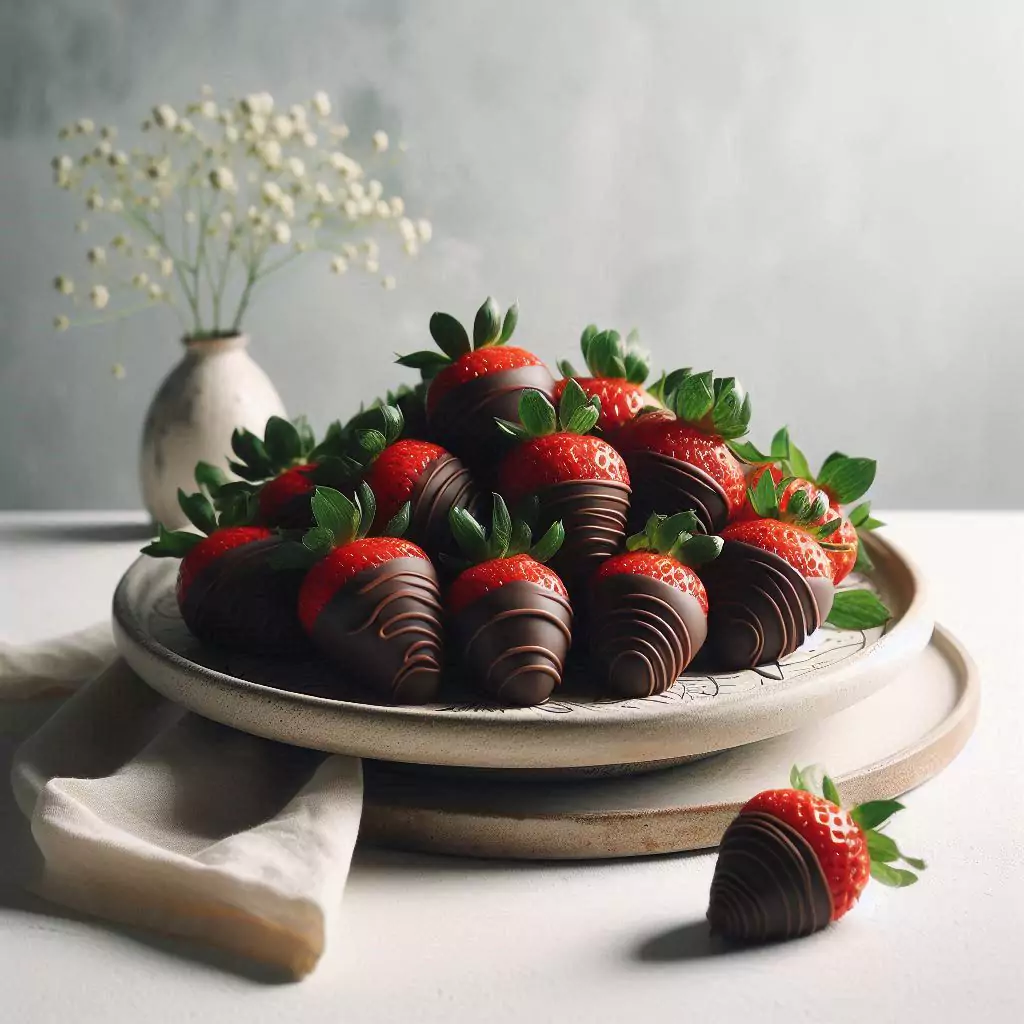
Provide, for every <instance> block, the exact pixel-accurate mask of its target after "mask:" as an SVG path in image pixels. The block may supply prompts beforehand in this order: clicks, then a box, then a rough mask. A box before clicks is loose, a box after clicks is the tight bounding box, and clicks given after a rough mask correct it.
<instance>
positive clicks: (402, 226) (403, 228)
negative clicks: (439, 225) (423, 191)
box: [398, 217, 416, 242]
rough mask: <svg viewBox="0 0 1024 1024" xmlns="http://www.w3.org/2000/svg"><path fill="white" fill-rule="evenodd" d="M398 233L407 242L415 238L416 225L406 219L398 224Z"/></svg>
mask: <svg viewBox="0 0 1024 1024" xmlns="http://www.w3.org/2000/svg"><path fill="white" fill-rule="evenodd" d="M398 233H399V234H400V235H401V236H402V237H403V238H404V239H405V240H406V241H407V242H408V241H409V240H410V239H414V238H415V237H416V225H415V224H413V222H412V221H411V220H409V218H408V217H403V218H402V219H401V220H400V221H399V222H398Z"/></svg>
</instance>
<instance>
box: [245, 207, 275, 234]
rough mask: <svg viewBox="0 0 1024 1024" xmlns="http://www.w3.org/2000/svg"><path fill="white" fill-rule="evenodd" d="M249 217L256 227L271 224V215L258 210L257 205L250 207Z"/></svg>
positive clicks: (264, 226)
mask: <svg viewBox="0 0 1024 1024" xmlns="http://www.w3.org/2000/svg"><path fill="white" fill-rule="evenodd" d="M248 217H249V222H250V223H251V224H252V225H253V227H256V228H260V229H263V228H266V227H267V225H269V224H270V217H268V216H267V214H266V213H264V211H263V210H258V209H257V208H256V207H255V206H250V207H249V210H248Z"/></svg>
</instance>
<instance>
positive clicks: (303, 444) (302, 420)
mask: <svg viewBox="0 0 1024 1024" xmlns="http://www.w3.org/2000/svg"><path fill="white" fill-rule="evenodd" d="M292 424H293V425H294V427H295V430H296V432H297V433H298V435H299V446H300V449H301V450H300V455H301V456H302V458H308V457H309V453H310V452H311V451H312V450H313V449H314V448H315V447H316V434H314V433H313V428H312V427H311V426H310V425H309V420H308V419H306V417H305V416H296V417H295V419H293V420H292Z"/></svg>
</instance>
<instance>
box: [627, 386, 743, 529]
mask: <svg viewBox="0 0 1024 1024" xmlns="http://www.w3.org/2000/svg"><path fill="white" fill-rule="evenodd" d="M655 393H656V394H657V396H658V397H660V398H662V399H663V400H664V403H665V405H666V406H667V408H666V409H665V410H653V411H650V412H642V413H641V414H640V415H639V416H637V417H636V418H635V419H633V420H631V421H630V422H629V423H628V424H626V425H625V426H624V427H623V428H622V430H621V431H620V432H619V434H618V436H617V438H616V447H617V448H618V449H619V451H620V452H622V454H623V457H624V458H625V460H626V465H627V466H628V467H629V475H630V479H631V481H632V487H633V496H632V512H633V515H632V522H633V523H635V524H637V525H640V524H642V523H643V522H646V520H647V517H648V516H650V514H651V513H652V512H654V511H661V512H664V513H675V512H684V511H686V510H687V509H693V511H695V512H696V513H697V515H698V516H699V517H700V521H701V522H702V523H703V524H704V528H705V529H706V530H707V531H708V532H709V533H717V532H718V531H719V530H721V528H722V527H723V526H725V524H726V523H727V522H728V521H729V519H730V518H731V517H732V516H733V515H734V514H735V512H736V511H737V510H738V509H739V508H740V507H741V506H742V505H743V496H744V490H745V487H746V477H745V475H744V472H743V465H742V463H741V462H740V460H739V459H737V457H736V456H735V455H734V454H733V452H732V450H731V448H730V446H729V444H730V442H731V441H732V440H733V439H735V438H738V437H741V436H742V435H743V434H745V433H746V432H747V426H748V424H749V422H750V399H749V397H747V396H746V395H745V394H744V393H743V390H742V389H741V388H740V386H739V385H738V384H737V382H736V379H735V378H734V377H725V378H721V377H715V378H713V377H712V375H711V372H710V371H707V372H706V373H693V372H692V371H690V370H677V371H675V372H674V373H672V374H670V375H669V376H668V378H667V379H666V380H665V381H664V382H662V383H661V384H660V385H659V387H657V388H656V389H655Z"/></svg>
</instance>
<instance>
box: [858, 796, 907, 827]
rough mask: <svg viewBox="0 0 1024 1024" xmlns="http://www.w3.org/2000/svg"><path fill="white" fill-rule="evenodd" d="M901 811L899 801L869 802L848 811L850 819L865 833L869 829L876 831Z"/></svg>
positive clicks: (901, 805)
mask: <svg viewBox="0 0 1024 1024" xmlns="http://www.w3.org/2000/svg"><path fill="white" fill-rule="evenodd" d="M902 810H903V804H901V803H900V802H899V800H869V801H868V802H867V803H864V804H858V805H857V806H856V807H854V808H853V810H852V811H850V817H851V818H853V820H854V822H856V824H857V825H858V827H859V828H860V829H861V830H862V831H864V832H867V831H868V830H869V829H877V828H878V827H879V826H881V825H884V824H885V823H886V822H887V821H888V820H889V819H890V818H891V817H892V816H893V815H894V814H896V813H897V812H898V811H902Z"/></svg>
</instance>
